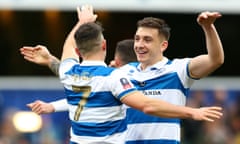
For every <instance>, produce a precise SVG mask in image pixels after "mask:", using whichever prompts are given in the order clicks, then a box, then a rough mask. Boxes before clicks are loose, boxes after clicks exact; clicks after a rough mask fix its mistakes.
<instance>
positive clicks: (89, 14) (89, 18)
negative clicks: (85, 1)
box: [77, 5, 97, 24]
mask: <svg viewBox="0 0 240 144" xmlns="http://www.w3.org/2000/svg"><path fill="white" fill-rule="evenodd" d="M77 13H78V20H79V21H80V23H81V24H84V23H87V22H95V21H96V19H97V15H96V14H94V11H93V7H92V6H91V5H83V6H82V7H81V8H80V7H77Z"/></svg>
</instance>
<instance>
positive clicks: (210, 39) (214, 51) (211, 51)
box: [203, 24, 224, 67]
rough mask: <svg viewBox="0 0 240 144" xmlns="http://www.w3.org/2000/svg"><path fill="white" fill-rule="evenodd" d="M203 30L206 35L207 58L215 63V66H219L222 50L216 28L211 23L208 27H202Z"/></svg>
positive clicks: (222, 56) (222, 57)
mask: <svg viewBox="0 0 240 144" xmlns="http://www.w3.org/2000/svg"><path fill="white" fill-rule="evenodd" d="M203 30H204V33H205V37H206V46H207V51H208V56H209V59H210V60H211V61H212V63H213V64H215V65H216V67H219V66H220V65H222V64H223V62H224V51H223V46H222V42H221V40H220V37H219V35H218V33H217V30H216V28H215V26H214V25H213V24H212V25H210V26H209V27H203Z"/></svg>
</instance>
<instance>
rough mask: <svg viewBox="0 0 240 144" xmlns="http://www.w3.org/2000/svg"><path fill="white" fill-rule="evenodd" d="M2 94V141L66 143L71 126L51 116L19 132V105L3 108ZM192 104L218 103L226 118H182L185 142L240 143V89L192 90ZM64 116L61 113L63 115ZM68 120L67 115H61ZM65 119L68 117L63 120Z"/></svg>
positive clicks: (13, 143)
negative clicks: (16, 118)
mask: <svg viewBox="0 0 240 144" xmlns="http://www.w3.org/2000/svg"><path fill="white" fill-rule="evenodd" d="M2 98H3V96H1V95H0V144H33V143H34V144H67V140H68V138H69V135H68V131H69V127H68V126H69V125H68V124H66V125H63V124H61V123H56V122H55V121H58V122H59V121H61V120H60V119H53V117H52V115H54V114H49V115H48V114H47V115H42V116H41V117H42V119H43V127H42V128H41V130H40V131H38V132H35V133H20V132H18V131H17V130H16V129H15V128H14V126H13V123H12V116H13V113H14V112H16V111H17V108H13V109H8V110H6V109H4V107H3V105H2V102H3V100H2ZM187 105H188V106H191V107H201V106H209V105H216V106H222V107H223V108H224V115H223V118H222V119H220V120H218V121H215V122H199V121H193V120H183V121H182V144H240V90H226V89H224V88H223V87H218V88H216V89H214V90H192V91H191V92H190V97H189V98H188V100H187ZM60 116H61V114H60ZM62 116H63V117H64V118H63V119H67V116H66V114H63V115H62ZM64 122H66V120H65V121H64Z"/></svg>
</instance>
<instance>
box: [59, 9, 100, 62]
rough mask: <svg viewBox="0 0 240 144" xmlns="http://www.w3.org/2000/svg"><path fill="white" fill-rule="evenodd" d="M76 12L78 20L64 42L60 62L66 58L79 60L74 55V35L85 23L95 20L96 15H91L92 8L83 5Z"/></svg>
mask: <svg viewBox="0 0 240 144" xmlns="http://www.w3.org/2000/svg"><path fill="white" fill-rule="evenodd" d="M77 12H78V19H79V20H78V22H77V24H76V25H75V26H74V27H73V29H72V30H71V32H70V33H69V35H68V36H67V38H66V40H65V43H64V46H63V52H62V57H61V60H64V59H66V58H75V59H77V60H78V59H79V56H78V55H77V53H76V48H77V46H76V44H75V41H74V34H75V32H76V30H77V29H78V28H79V26H81V25H82V24H84V23H87V22H94V21H96V18H97V15H96V14H94V13H93V7H92V6H90V5H84V6H82V7H81V9H80V8H79V7H78V8H77Z"/></svg>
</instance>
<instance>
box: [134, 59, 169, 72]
mask: <svg viewBox="0 0 240 144" xmlns="http://www.w3.org/2000/svg"><path fill="white" fill-rule="evenodd" d="M167 62H168V58H166V57H163V59H162V60H161V61H159V62H157V63H155V64H153V65H151V66H148V67H147V68H146V69H145V70H144V71H151V70H156V69H160V68H162V67H163V66H164V65H165V64H167ZM137 69H138V70H139V71H142V70H141V63H140V64H139V65H138V66H137Z"/></svg>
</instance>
